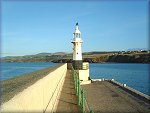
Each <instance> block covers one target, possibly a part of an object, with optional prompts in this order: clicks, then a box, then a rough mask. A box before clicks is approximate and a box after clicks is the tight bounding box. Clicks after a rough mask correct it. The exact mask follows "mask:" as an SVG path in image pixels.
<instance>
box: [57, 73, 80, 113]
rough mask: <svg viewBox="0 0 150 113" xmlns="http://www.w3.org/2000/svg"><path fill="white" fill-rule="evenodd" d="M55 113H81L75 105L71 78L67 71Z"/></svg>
mask: <svg viewBox="0 0 150 113" xmlns="http://www.w3.org/2000/svg"><path fill="white" fill-rule="evenodd" d="M56 113H81V109H80V108H79V106H78V105H77V96H76V94H75V89H74V83H73V77H72V75H70V71H69V70H68V71H67V75H66V78H65V81H64V85H63V88H62V91H61V95H60V99H59V102H58V106H57V110H56Z"/></svg>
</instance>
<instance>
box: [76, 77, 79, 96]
mask: <svg viewBox="0 0 150 113" xmlns="http://www.w3.org/2000/svg"><path fill="white" fill-rule="evenodd" d="M76 78H77V81H76V86H77V89H76V94H77V96H78V88H79V86H78V81H79V80H78V76H77V75H76Z"/></svg>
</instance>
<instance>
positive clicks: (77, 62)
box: [72, 23, 83, 70]
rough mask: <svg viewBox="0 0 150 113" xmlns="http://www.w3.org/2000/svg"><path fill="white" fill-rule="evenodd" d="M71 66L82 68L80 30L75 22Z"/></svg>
mask: <svg viewBox="0 0 150 113" xmlns="http://www.w3.org/2000/svg"><path fill="white" fill-rule="evenodd" d="M72 43H73V67H74V69H78V70H79V69H82V48H81V45H82V43H83V41H82V39H81V32H80V30H79V25H78V23H76V26H75V32H74V33H73V41H72Z"/></svg>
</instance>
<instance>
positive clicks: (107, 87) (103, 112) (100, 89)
mask: <svg viewBox="0 0 150 113" xmlns="http://www.w3.org/2000/svg"><path fill="white" fill-rule="evenodd" d="M82 88H83V89H84V91H85V96H86V99H87V101H88V103H89V105H90V107H91V109H92V110H93V111H94V113H150V106H149V104H148V103H145V102H143V101H141V100H139V99H137V98H135V97H134V96H133V95H131V94H129V93H127V92H125V91H124V90H122V89H121V88H120V87H119V86H117V85H114V84H112V83H110V82H108V81H94V82H93V83H91V84H89V85H82Z"/></svg>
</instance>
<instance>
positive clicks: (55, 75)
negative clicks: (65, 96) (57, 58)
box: [0, 64, 67, 113]
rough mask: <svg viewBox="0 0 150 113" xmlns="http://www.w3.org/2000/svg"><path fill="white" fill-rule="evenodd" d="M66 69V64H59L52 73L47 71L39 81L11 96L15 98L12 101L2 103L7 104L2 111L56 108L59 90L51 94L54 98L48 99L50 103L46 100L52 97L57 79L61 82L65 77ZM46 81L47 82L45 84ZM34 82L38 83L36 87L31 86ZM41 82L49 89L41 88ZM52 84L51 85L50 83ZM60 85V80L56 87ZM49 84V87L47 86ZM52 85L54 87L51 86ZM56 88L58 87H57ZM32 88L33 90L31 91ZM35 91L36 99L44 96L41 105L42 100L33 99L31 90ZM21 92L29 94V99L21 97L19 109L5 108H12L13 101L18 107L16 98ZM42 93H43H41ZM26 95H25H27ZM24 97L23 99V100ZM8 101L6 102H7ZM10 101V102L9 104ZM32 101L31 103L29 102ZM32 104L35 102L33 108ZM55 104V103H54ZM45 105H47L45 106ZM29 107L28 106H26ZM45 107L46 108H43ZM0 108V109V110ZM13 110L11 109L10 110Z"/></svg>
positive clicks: (30, 110)
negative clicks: (25, 102)
mask: <svg viewBox="0 0 150 113" xmlns="http://www.w3.org/2000/svg"><path fill="white" fill-rule="evenodd" d="M62 69H63V70H64V72H62V71H61V73H60V70H62ZM66 71H67V65H66V64H64V65H61V66H60V67H58V68H57V70H55V71H53V72H52V73H49V74H48V75H47V76H46V77H44V78H42V79H40V80H39V81H37V82H36V83H35V84H33V85H32V86H30V87H28V88H27V89H25V90H24V91H23V92H20V93H19V94H18V95H16V96H15V97H13V98H15V99H14V100H13V101H11V100H12V99H13V98H12V99H11V100H10V101H11V102H9V101H8V102H6V103H3V105H4V104H6V105H8V107H7V106H6V110H2V109H1V110H2V112H10V113H12V112H18V113H19V112H20V113H21V112H32V111H34V112H43V111H44V110H45V112H49V111H53V110H55V109H56V107H57V102H56V101H58V100H57V98H58V97H59V94H60V91H59V90H58V91H56V92H59V93H55V94H54V95H53V97H54V98H52V101H50V103H49V102H48V101H49V99H50V98H51V97H52V93H53V92H54V89H55V86H56V84H57V83H59V82H58V80H60V81H61V82H62V81H63V78H64V77H65V75H66ZM60 75H61V76H62V79H59V78H60V77H61V76H60ZM47 78H49V79H50V80H51V81H49V79H47ZM47 83H48V84H47ZM53 83H55V84H53ZM36 84H38V87H34V88H33V86H35V85H36ZM43 84H45V86H46V88H48V89H50V90H49V91H47V89H46V90H45V89H43V88H44V87H43ZM52 84H53V85H52ZM62 85H63V82H62V84H60V85H59V86H58V87H59V88H60V89H61V87H62ZM49 86H50V87H49ZM53 86H54V87H53ZM37 88H38V91H40V92H37ZM59 88H58V89H59ZM33 90H34V91H33ZM42 90H44V92H45V91H46V92H45V93H41V91H42ZM35 91H36V92H37V93H36V95H37V94H38V95H39V96H38V98H36V99H38V100H39V98H42V96H44V97H46V98H45V99H46V100H45V99H44V100H45V102H44V103H43V105H44V106H43V105H41V103H42V102H40V101H37V102H38V103H37V102H36V101H34V100H35V99H34V98H35V95H34V94H33V92H35ZM22 93H26V94H27V95H31V96H32V97H31V98H30V99H27V98H21V99H20V100H19V101H22V102H23V103H22V102H21V103H22V104H23V105H21V107H20V109H18V108H17V109H15V110H14V109H7V108H13V107H15V106H14V105H15V103H16V104H17V106H16V107H19V106H20V104H19V103H18V99H17V98H16V97H17V96H18V97H22ZM43 94H44V95H43ZM27 95H25V96H27ZM24 99H25V100H24ZM16 100H17V101H16ZM27 100H29V101H28V102H27V103H28V104H26V106H25V107H23V106H24V101H27ZM7 103H8V104H7ZM9 103H10V107H9ZM11 103H12V104H11ZM31 103H32V104H31ZM33 104H35V105H34V107H33V108H31V106H32V105H33ZM36 104H38V106H37V105H36ZM54 104H55V105H54ZM46 105H48V106H47V107H46ZM28 107H29V108H28ZM45 108H47V109H45ZM1 110H0V111H1ZM12 110H13V111H12Z"/></svg>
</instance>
